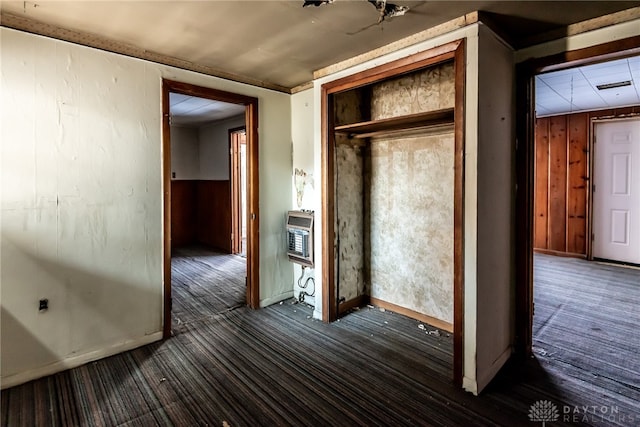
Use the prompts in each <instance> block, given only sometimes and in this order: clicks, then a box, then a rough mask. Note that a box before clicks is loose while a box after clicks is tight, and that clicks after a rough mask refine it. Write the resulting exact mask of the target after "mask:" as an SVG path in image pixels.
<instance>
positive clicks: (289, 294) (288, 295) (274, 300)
mask: <svg viewBox="0 0 640 427" xmlns="http://www.w3.org/2000/svg"><path fill="white" fill-rule="evenodd" d="M289 298H293V290H290V291H287V292H285V293H282V294H280V295H276V296H273V297H269V298H265V299H263V300H260V307H267V306H270V305H273V304H276V303H279V302H280V301H284V300H286V299H289Z"/></svg>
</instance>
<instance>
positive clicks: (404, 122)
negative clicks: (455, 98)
mask: <svg viewBox="0 0 640 427" xmlns="http://www.w3.org/2000/svg"><path fill="white" fill-rule="evenodd" d="M453 120H454V112H453V108H445V109H443V110H436V111H429V112H426V113H418V114H409V115H406V116H401V117H391V118H387V119H379V120H369V121H366V122H359V123H351V124H348V125H341V126H336V127H335V128H334V129H333V130H334V131H335V132H340V133H347V134H349V135H351V136H353V137H355V138H358V137H363V136H364V137H368V136H372V135H371V134H372V133H375V134H382V133H385V132H393V131H397V130H401V129H402V130H404V129H415V128H422V127H427V126H434V125H441V124H443V123H451V122H453Z"/></svg>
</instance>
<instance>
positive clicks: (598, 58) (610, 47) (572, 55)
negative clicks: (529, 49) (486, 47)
mask: <svg viewBox="0 0 640 427" xmlns="http://www.w3.org/2000/svg"><path fill="white" fill-rule="evenodd" d="M638 53H640V36H634V37H629V38H626V39H622V40H616V41H612V42H609V43H603V44H599V45H596V46H590V47H585V48H582V49H576V50H570V51H567V52H562V53H558V54H556V55H551V56H546V57H544V58H536V59H534V60H531V61H530V63H531V65H532V66H533V67H534V69H535V70H536V71H535V73H536V74H539V73H546V72H550V71H557V70H563V69H565V68H573V67H578V66H581V65H589V64H597V63H599V62H606V61H611V60H613V59H620V58H627V57H630V56H634V55H637V54H638Z"/></svg>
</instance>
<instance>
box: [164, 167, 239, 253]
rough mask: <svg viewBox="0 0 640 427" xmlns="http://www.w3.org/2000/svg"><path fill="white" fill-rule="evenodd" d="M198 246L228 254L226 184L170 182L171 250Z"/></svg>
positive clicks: (229, 250) (228, 192) (228, 216)
mask: <svg viewBox="0 0 640 427" xmlns="http://www.w3.org/2000/svg"><path fill="white" fill-rule="evenodd" d="M198 243H200V244H204V245H207V246H210V247H212V248H215V249H219V250H221V251H224V252H227V253H230V252H231V190H230V184H229V181H201V180H184V181H171V247H174V248H175V247H180V246H187V245H192V244H198Z"/></svg>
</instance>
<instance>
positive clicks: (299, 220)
mask: <svg viewBox="0 0 640 427" xmlns="http://www.w3.org/2000/svg"><path fill="white" fill-rule="evenodd" d="M287 246H288V247H287V255H288V256H289V261H292V262H295V263H298V264H302V265H305V266H307V267H313V211H289V212H287Z"/></svg>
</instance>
